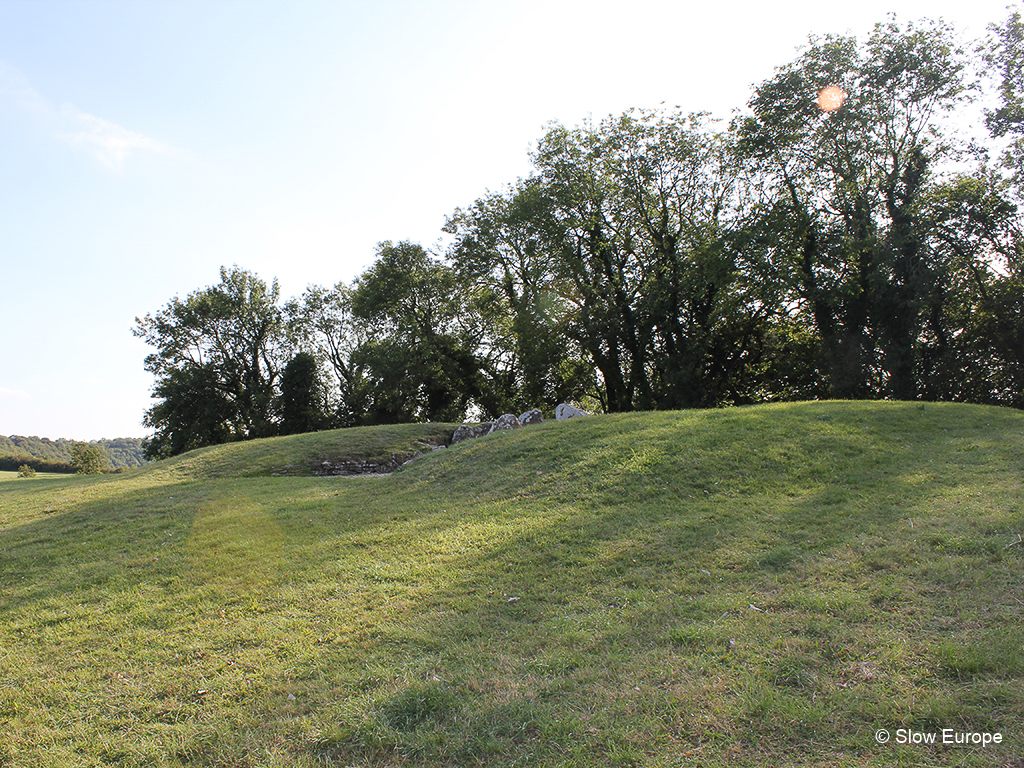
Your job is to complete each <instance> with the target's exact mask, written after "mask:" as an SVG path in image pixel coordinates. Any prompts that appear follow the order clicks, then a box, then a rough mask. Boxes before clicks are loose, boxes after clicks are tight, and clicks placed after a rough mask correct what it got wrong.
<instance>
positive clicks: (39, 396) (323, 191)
mask: <svg viewBox="0 0 1024 768" xmlns="http://www.w3.org/2000/svg"><path fill="white" fill-rule="evenodd" d="M1006 7H1007V0H972V2H969V3H963V2H960V0H929V1H928V2H918V1H917V0H905V1H904V0H888V1H887V2H879V1H877V0H857V2H850V3H842V2H820V1H815V2H786V0H779V2H775V3H765V2H763V0H760V1H758V2H746V0H740V1H735V0H734V1H732V2H719V3H714V2H710V3H709V2H700V3H691V2H680V1H678V0H676V1H674V2H670V1H668V0H661V1H659V0H625V1H624V2H611V1H605V0H540V2H533V1H532V0H530V1H528V0H333V1H331V2H326V1H319V2H314V1H312V0H278V1H276V2H261V1H260V0H244V2H234V1H232V0H201V1H199V2H193V1H192V0H167V1H165V2H157V1H155V0H131V1H130V2H113V1H110V2H99V1H98V0H0V329H2V332H0V434H3V435H27V436H29V435H31V436H40V437H49V438H52V439H56V438H60V437H63V438H70V439H76V440H95V439H100V438H114V437H143V436H145V435H146V434H147V430H146V428H145V427H143V425H142V417H143V414H144V412H145V410H146V409H147V408H149V407H150V406H151V405H152V404H153V400H152V399H151V397H150V391H151V389H152V386H153V383H154V382H153V378H152V376H151V375H150V374H148V373H146V371H145V369H144V367H143V363H144V358H145V356H146V354H147V353H148V352H149V351H150V349H149V348H148V347H147V346H146V345H145V344H144V343H143V342H142V341H141V340H139V339H137V338H135V337H133V335H132V333H131V331H132V328H133V327H134V326H135V318H136V317H141V316H144V315H145V314H147V313H156V312H158V311H159V310H160V309H161V308H162V307H163V306H165V305H166V304H167V303H168V302H169V301H170V300H171V299H172V298H174V297H175V296H180V297H184V296H185V295H187V294H188V293H190V292H192V291H195V290H198V289H201V288H205V287H207V286H210V285H214V284H216V283H217V282H218V281H219V269H220V267H221V266H231V265H234V264H237V265H238V266H240V267H243V268H245V269H248V270H251V271H253V272H255V273H256V274H258V275H259V276H260V277H262V278H263V279H264V280H266V281H268V282H269V281H270V280H272V279H273V278H277V279H278V280H279V282H280V285H281V293H282V296H283V297H285V298H287V297H291V296H296V295H298V294H300V293H301V292H302V291H303V290H304V289H305V288H306V286H307V285H310V284H319V285H334V284H336V283H338V282H339V281H344V282H350V281H351V280H352V279H353V278H355V277H356V276H358V275H359V274H360V273H361V272H362V271H363V270H365V269H366V268H367V267H369V266H370V265H371V264H372V263H373V260H374V255H375V249H376V245H377V243H379V242H381V241H385V240H392V241H399V240H412V241H414V242H418V243H421V244H423V245H424V246H425V247H427V248H428V249H436V250H437V252H441V251H442V250H443V246H444V240H443V237H444V236H443V233H442V231H441V228H442V227H443V225H444V223H445V219H446V217H447V216H449V215H451V214H452V213H453V212H454V211H455V210H456V209H457V208H460V207H466V206H468V205H471V204H472V203H473V201H475V200H476V199H477V198H479V197H481V196H483V195H484V194H486V193H487V191H488V190H492V191H497V190H501V189H503V188H504V187H505V186H506V185H508V184H510V183H512V182H514V181H515V180H516V179H517V178H519V177H522V176H525V175H528V174H529V172H530V163H529V153H530V150H531V147H532V146H533V145H534V143H535V142H536V141H537V140H538V139H539V138H540V137H541V136H542V135H543V132H544V130H545V126H546V125H548V124H549V123H550V122H552V121H557V122H560V123H562V124H564V125H567V126H575V125H579V124H580V123H581V122H583V121H585V120H587V119H588V118H593V119H594V120H600V119H601V118H603V117H605V116H608V115H612V114H619V113H621V112H623V111H625V110H627V109H630V108H633V107H637V108H658V107H659V106H660V105H662V104H664V105H667V106H670V107H674V106H679V107H681V108H682V109H683V110H684V111H686V112H690V111H708V112H710V113H712V115H714V116H716V117H720V118H723V119H728V118H729V117H730V115H731V114H732V112H733V110H742V109H743V108H744V105H745V104H746V102H747V100H748V99H749V98H750V95H751V91H752V87H753V86H754V85H755V84H757V83H759V82H761V81H763V80H765V79H767V78H768V77H770V76H771V75H772V72H773V70H774V68H775V67H777V66H781V65H784V64H786V63H787V62H789V61H792V60H793V59H794V58H796V56H797V54H798V51H799V48H800V47H801V46H802V45H803V44H805V43H806V42H807V38H808V35H810V34H817V35H824V34H828V33H840V34H843V33H853V34H856V35H858V36H863V35H866V33H867V32H868V31H870V29H871V27H872V26H873V25H874V24H875V23H877V22H881V21H884V20H885V19H886V18H887V16H888V14H890V13H895V14H896V18H897V20H899V21H914V20H918V19H921V18H923V17H928V18H939V17H941V18H943V19H945V20H946V21H948V22H950V23H952V24H953V25H954V26H955V27H956V28H957V29H958V30H960V31H961V32H962V33H963V35H964V37H965V38H966V39H971V38H977V37H979V36H980V35H982V34H983V33H984V31H985V28H986V26H987V25H988V24H989V23H992V22H1000V21H1002V20H1004V19H1005V18H1006V16H1007V10H1006ZM1016 7H1018V8H1019V7H1020V6H1019V2H1018V4H1017V5H1016Z"/></svg>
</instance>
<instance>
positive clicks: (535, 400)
mask: <svg viewBox="0 0 1024 768" xmlns="http://www.w3.org/2000/svg"><path fill="white" fill-rule="evenodd" d="M553 216H554V211H553V207H552V205H551V201H550V200H549V199H547V198H546V193H545V190H544V188H543V185H542V184H541V183H540V181H539V180H538V179H527V180H522V181H520V182H519V183H518V184H516V185H515V186H513V187H512V188H510V189H509V190H508V191H507V192H505V193H492V194H490V195H487V196H486V197H483V198H481V199H479V200H477V201H476V202H475V203H474V204H473V205H472V206H470V207H469V208H467V209H465V210H458V211H456V212H455V213H454V214H453V215H452V216H451V217H449V219H448V221H447V223H446V225H445V231H447V232H449V233H450V234H453V235H455V242H454V244H453V246H452V248H451V251H450V256H451V259H452V262H453V264H454V266H455V269H456V270H457V271H458V273H459V275H460V276H461V279H463V280H464V281H465V282H466V284H467V285H468V286H469V290H470V291H471V293H472V295H473V296H474V297H475V298H476V306H477V307H478V310H479V312H480V314H481V320H482V323H483V332H484V339H483V344H482V348H481V350H480V354H481V355H482V357H483V363H482V374H483V376H484V377H485V379H486V386H487V388H488V390H489V392H490V397H491V399H492V400H493V401H495V402H496V403H504V404H505V405H504V406H503V409H504V410H514V411H515V412H517V413H518V412H521V411H524V410H526V409H528V408H535V407H546V408H548V409H549V410H550V409H553V408H554V407H555V406H556V405H557V404H558V403H560V402H565V401H569V400H575V399H578V398H579V397H580V396H581V395H583V394H590V393H593V392H594V391H595V387H596V381H595V379H594V375H593V364H592V363H590V362H589V361H587V360H586V359H585V356H584V353H583V350H582V348H581V347H580V345H579V343H578V342H577V341H576V340H575V339H574V338H572V336H571V335H570V333H569V324H570V320H571V312H572V308H571V303H570V301H569V300H567V299H566V298H565V297H564V296H563V295H562V292H561V291H560V287H559V285H558V280H557V277H556V272H555V269H554V264H553V259H552V253H551V248H550V245H549V234H550V232H551V231H552V230H554V229H555V228H556V224H555V223H554V222H553ZM493 410H497V409H493Z"/></svg>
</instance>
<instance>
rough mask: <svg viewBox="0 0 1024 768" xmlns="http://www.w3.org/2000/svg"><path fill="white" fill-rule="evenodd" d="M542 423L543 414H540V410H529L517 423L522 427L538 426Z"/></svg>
mask: <svg viewBox="0 0 1024 768" xmlns="http://www.w3.org/2000/svg"><path fill="white" fill-rule="evenodd" d="M542 421H544V414H543V413H541V412H540V408H531V409H530V410H528V411H527V412H526V413H524V414H523V415H522V416H520V417H519V423H520V424H521V425H522V426H524V427H525V426H526V425H527V424H540V423H541V422H542Z"/></svg>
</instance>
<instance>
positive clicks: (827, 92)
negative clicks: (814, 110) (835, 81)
mask: <svg viewBox="0 0 1024 768" xmlns="http://www.w3.org/2000/svg"><path fill="white" fill-rule="evenodd" d="M844 101H846V91H844V90H843V89H842V88H840V87H839V86H838V85H830V86H828V87H827V88H822V89H821V93H819V94H818V107H819V108H820V109H821V110H823V111H824V112H835V111H836V110H837V109H839V108H840V107H841V106H843V102H844Z"/></svg>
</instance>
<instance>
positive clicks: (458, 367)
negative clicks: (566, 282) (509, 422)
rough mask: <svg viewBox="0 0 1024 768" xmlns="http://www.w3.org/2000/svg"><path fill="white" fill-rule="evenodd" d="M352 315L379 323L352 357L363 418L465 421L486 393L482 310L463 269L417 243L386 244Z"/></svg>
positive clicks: (355, 297)
mask: <svg viewBox="0 0 1024 768" xmlns="http://www.w3.org/2000/svg"><path fill="white" fill-rule="evenodd" d="M352 314H353V315H354V316H355V317H356V318H358V319H359V320H362V321H363V322H365V323H366V324H367V326H368V327H372V328H374V329H375V333H374V335H373V339H372V340H367V341H366V342H364V343H363V344H362V345H361V346H360V347H359V349H358V350H357V351H356V352H355V353H354V355H353V360H354V361H355V362H356V364H357V365H358V366H359V367H360V368H361V370H363V371H364V373H363V381H362V382H361V386H360V388H359V389H358V391H357V392H355V393H354V398H358V402H359V406H360V408H359V410H360V411H361V412H362V414H363V415H362V419H363V422H364V423H368V424H376V423H397V422H405V421H461V420H462V419H463V418H465V414H466V411H467V409H468V407H469V406H470V404H471V403H473V402H479V401H480V399H481V397H482V396H483V395H484V390H483V387H482V386H481V373H480V370H481V361H480V360H479V359H478V358H477V356H476V350H477V349H478V348H479V346H480V342H481V339H482V328H481V323H480V321H479V319H478V318H479V313H478V312H476V311H475V309H474V308H473V306H472V301H471V297H470V296H468V295H467V291H466V288H465V286H464V285H463V284H462V283H461V282H460V279H459V275H458V274H457V273H456V272H455V271H454V270H452V269H451V268H450V267H448V266H446V265H445V264H443V263H442V262H440V261H438V260H436V259H434V258H432V257H430V256H429V255H428V254H427V252H426V251H425V250H424V249H423V248H422V247H421V246H419V245H416V244H414V243H408V242H403V243H397V244H394V243H390V242H388V243H381V245H380V247H379V251H378V258H377V261H376V263H375V264H374V265H373V267H371V268H370V269H369V270H367V271H366V272H365V273H364V274H363V275H362V276H361V277H360V278H359V279H358V280H357V281H356V285H355V289H354V292H353V294H352Z"/></svg>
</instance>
